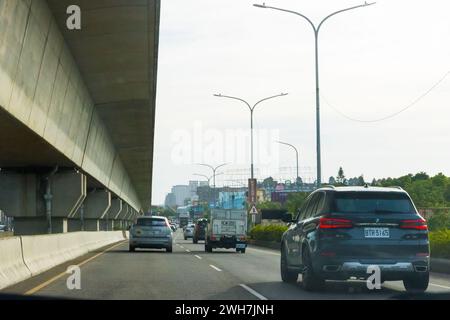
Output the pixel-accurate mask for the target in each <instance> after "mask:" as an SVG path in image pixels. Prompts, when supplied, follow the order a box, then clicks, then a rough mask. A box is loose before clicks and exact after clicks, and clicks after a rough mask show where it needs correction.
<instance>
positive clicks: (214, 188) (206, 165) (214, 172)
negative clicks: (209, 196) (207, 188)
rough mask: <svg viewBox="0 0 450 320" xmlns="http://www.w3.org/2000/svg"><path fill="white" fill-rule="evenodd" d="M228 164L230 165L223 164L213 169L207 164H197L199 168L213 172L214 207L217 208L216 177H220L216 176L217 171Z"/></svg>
mask: <svg viewBox="0 0 450 320" xmlns="http://www.w3.org/2000/svg"><path fill="white" fill-rule="evenodd" d="M227 164H228V163H222V164H221V165H218V166H217V167H213V166H211V165H209V164H206V163H197V165H199V166H204V167H208V168H210V169H211V170H212V172H213V175H212V178H213V191H214V207H215V206H216V176H217V175H218V174H217V175H216V171H217V169H219V168H221V167H223V166H226V165H227ZM208 183H209V182H208Z"/></svg>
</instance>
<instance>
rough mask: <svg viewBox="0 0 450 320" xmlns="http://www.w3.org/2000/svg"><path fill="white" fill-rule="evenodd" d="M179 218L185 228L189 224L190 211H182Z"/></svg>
mask: <svg viewBox="0 0 450 320" xmlns="http://www.w3.org/2000/svg"><path fill="white" fill-rule="evenodd" d="M178 219H179V220H180V228H183V229H184V227H186V226H187V225H188V224H189V213H180V215H179V218H178Z"/></svg>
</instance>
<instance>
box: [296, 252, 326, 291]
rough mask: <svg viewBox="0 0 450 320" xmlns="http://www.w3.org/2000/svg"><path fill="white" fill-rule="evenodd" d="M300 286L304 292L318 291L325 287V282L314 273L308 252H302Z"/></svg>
mask: <svg viewBox="0 0 450 320" xmlns="http://www.w3.org/2000/svg"><path fill="white" fill-rule="evenodd" d="M302 254H303V265H304V269H303V272H302V285H303V288H304V289H305V290H306V291H318V290H321V289H323V288H324V287H325V280H324V279H323V278H321V277H320V276H319V275H318V274H316V273H315V272H314V269H313V267H312V261H311V255H310V253H309V250H307V249H304V250H303V253H302Z"/></svg>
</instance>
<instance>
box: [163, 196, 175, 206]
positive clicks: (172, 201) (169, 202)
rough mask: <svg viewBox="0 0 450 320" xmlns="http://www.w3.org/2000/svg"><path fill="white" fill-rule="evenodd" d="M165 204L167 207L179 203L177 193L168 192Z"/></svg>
mask: <svg viewBox="0 0 450 320" xmlns="http://www.w3.org/2000/svg"><path fill="white" fill-rule="evenodd" d="M164 205H165V206H166V207H175V206H176V205H177V200H176V198H175V194H173V193H168V194H167V195H166V199H165V201H164Z"/></svg>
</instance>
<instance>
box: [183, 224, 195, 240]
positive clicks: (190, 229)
mask: <svg viewBox="0 0 450 320" xmlns="http://www.w3.org/2000/svg"><path fill="white" fill-rule="evenodd" d="M194 228H195V225H194V224H193V223H189V224H188V225H187V226H186V228H185V229H184V232H183V233H184V240H187V239H188V238H193V237H194Z"/></svg>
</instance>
